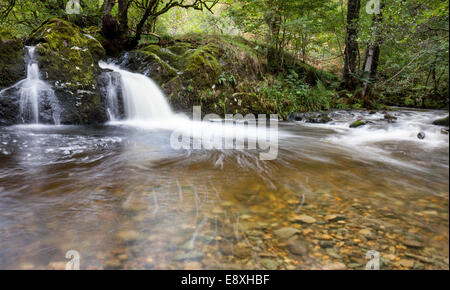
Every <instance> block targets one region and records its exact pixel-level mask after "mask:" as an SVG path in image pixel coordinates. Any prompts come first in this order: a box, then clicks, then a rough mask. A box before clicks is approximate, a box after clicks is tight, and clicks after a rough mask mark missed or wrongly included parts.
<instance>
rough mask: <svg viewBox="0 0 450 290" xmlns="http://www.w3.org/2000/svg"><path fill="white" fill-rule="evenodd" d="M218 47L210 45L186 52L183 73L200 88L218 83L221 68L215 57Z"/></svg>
mask: <svg viewBox="0 0 450 290" xmlns="http://www.w3.org/2000/svg"><path fill="white" fill-rule="evenodd" d="M217 54H218V47H216V46H215V45H212V44H208V45H205V46H202V47H199V48H197V49H195V50H192V51H188V52H186V60H185V61H186V62H185V63H186V66H185V70H184V72H183V75H184V76H185V78H187V79H190V80H191V82H192V83H194V84H195V85H196V87H198V88H203V87H208V86H211V85H213V84H215V83H217V81H218V78H219V75H220V72H221V66H220V65H219V62H218V61H217V58H216V56H215V55H217Z"/></svg>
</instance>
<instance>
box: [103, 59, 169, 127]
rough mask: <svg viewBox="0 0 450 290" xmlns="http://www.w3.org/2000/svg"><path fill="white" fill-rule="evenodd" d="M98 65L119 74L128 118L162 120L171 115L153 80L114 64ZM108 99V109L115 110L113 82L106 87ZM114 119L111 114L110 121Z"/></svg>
mask: <svg viewBox="0 0 450 290" xmlns="http://www.w3.org/2000/svg"><path fill="white" fill-rule="evenodd" d="M99 65H100V67H101V68H103V69H111V70H113V71H115V72H118V73H119V74H120V76H121V78H122V82H121V89H122V96H123V102H124V108H125V114H126V116H127V119H128V120H133V121H150V120H163V119H167V118H170V117H172V116H173V113H172V111H171V109H170V106H169V104H168V103H167V101H166V98H165V96H164V94H163V93H162V92H161V90H160V89H159V87H158V85H156V84H155V82H153V80H151V79H150V78H148V77H146V76H145V75H142V74H138V73H132V72H129V71H126V70H122V69H120V68H119V67H118V66H117V65H114V64H107V63H105V62H100V63H99ZM108 99H111V100H108V102H109V103H108V106H109V107H108V110H109V111H110V112H117V111H118V109H117V104H118V101H117V93H115V92H114V86H113V84H111V86H110V87H108ZM116 119H117V115H116V116H113V118H111V121H113V120H116Z"/></svg>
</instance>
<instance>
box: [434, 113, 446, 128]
mask: <svg viewBox="0 0 450 290" xmlns="http://www.w3.org/2000/svg"><path fill="white" fill-rule="evenodd" d="M448 117H449V116H447V117H445V118H442V119H437V120H435V121H434V122H433V125H436V126H447V127H448Z"/></svg>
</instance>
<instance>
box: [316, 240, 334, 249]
mask: <svg viewBox="0 0 450 290" xmlns="http://www.w3.org/2000/svg"><path fill="white" fill-rule="evenodd" d="M334 244H335V242H334V241H330V240H322V241H319V246H320V247H321V248H324V249H326V248H332V247H334Z"/></svg>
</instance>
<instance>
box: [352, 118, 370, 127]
mask: <svg viewBox="0 0 450 290" xmlns="http://www.w3.org/2000/svg"><path fill="white" fill-rule="evenodd" d="M366 124H367V122H366V121H364V120H357V121H355V122H353V123H351V124H350V128H358V127H362V126H365V125H366Z"/></svg>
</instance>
